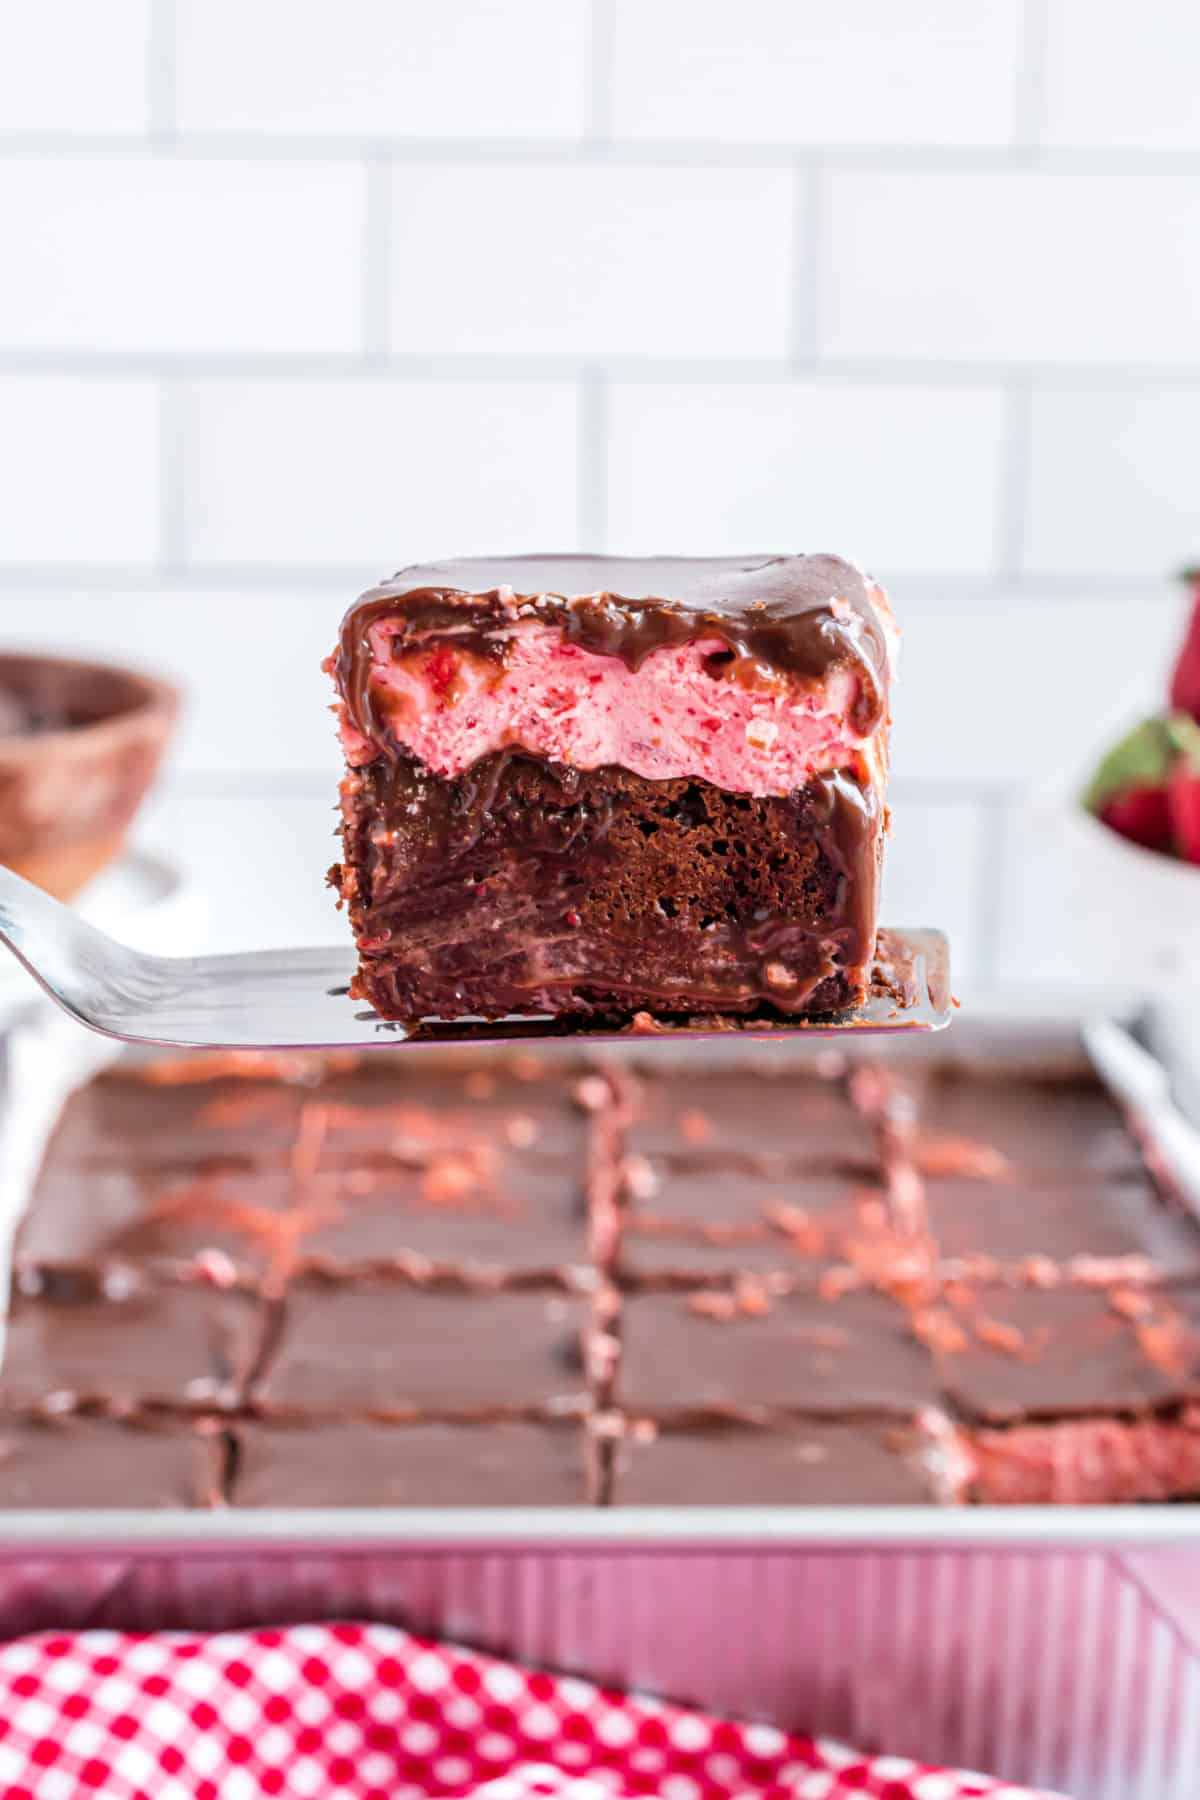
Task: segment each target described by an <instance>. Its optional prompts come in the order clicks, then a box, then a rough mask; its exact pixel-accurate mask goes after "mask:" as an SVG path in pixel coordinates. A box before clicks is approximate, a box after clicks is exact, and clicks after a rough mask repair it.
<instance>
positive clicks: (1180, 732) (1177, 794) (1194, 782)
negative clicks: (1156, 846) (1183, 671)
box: [1167, 714, 1200, 863]
mask: <svg viewBox="0 0 1200 1800" xmlns="http://www.w3.org/2000/svg"><path fill="white" fill-rule="evenodd" d="M1170 732H1171V736H1172V738H1173V739H1174V741H1175V744H1176V747H1177V749H1178V755H1177V757H1176V759H1175V762H1174V765H1173V766H1172V769H1171V777H1170V782H1169V784H1168V790H1167V792H1168V800H1169V803H1170V813H1171V836H1172V838H1173V839H1174V843H1175V853H1176V855H1177V856H1181V857H1182V858H1183V860H1184V861H1185V862H1190V863H1200V725H1197V723H1196V721H1195V720H1194V719H1192V718H1189V717H1187V716H1186V715H1185V714H1179V715H1177V716H1176V717H1175V718H1173V719H1172V720H1171V721H1170Z"/></svg>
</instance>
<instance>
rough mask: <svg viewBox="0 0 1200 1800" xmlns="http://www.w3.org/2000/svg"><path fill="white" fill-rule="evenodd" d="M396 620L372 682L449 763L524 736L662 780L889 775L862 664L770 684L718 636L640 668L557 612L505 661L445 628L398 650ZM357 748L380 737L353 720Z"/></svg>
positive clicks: (438, 759) (537, 751) (400, 722)
mask: <svg viewBox="0 0 1200 1800" xmlns="http://www.w3.org/2000/svg"><path fill="white" fill-rule="evenodd" d="M393 637H394V628H393V626H392V625H391V623H390V622H387V621H382V622H380V623H378V624H376V626H375V627H374V628H373V630H372V634H371V645H372V653H373V665H374V666H373V669H372V674H371V689H372V695H373V699H374V704H375V707H376V709H377V711H378V712H379V713H381V714H382V715H383V716H384V717H386V719H387V721H388V724H389V726H390V728H391V730H392V732H393V734H394V736H395V738H396V740H397V742H398V743H400V744H403V745H404V746H405V748H406V749H408V750H409V751H411V752H412V754H413V755H414V756H416V757H418V758H419V759H420V760H421V761H422V762H423V763H425V764H426V766H427V767H428V768H430V769H432V770H434V772H435V773H436V774H439V775H447V776H454V775H458V774H461V773H462V771H463V770H464V769H467V768H469V767H470V766H471V764H472V763H474V762H477V761H478V760H479V758H480V757H482V756H487V755H489V754H491V753H492V752H494V751H497V750H502V749H506V748H514V747H515V748H521V749H525V750H528V751H529V752H530V753H531V754H533V755H535V756H539V757H544V758H545V759H547V760H549V761H553V762H560V763H565V764H567V765H569V766H571V767H574V768H578V769H595V768H600V767H602V766H603V765H605V764H609V763H615V764H617V765H619V766H620V767H622V768H625V769H629V770H631V771H632V772H633V773H634V774H636V775H642V776H645V777H648V778H650V779H652V780H670V779H676V778H679V777H683V776H694V777H697V778H699V779H701V780H704V781H707V782H711V783H712V784H713V785H714V786H715V787H719V788H724V789H725V790H726V791H729V792H739V793H747V794H755V795H769V794H785V793H790V792H791V791H792V790H793V789H795V788H798V787H802V786H803V784H804V783H805V781H807V780H808V779H809V778H810V777H811V776H812V775H814V774H817V773H819V772H820V771H822V770H827V769H837V768H845V767H847V766H853V765H854V764H856V763H862V762H864V761H865V763H866V765H867V772H868V774H869V775H870V776H871V777H872V778H874V779H878V778H881V777H882V773H883V770H882V758H883V756H884V755H885V750H884V744H885V742H886V734H885V733H883V732H878V733H875V734H873V735H872V736H869V737H863V736H861V735H860V734H858V733H856V732H855V731H854V729H853V728H852V726H851V724H850V715H851V713H852V710H853V706H854V701H855V698H856V694H857V677H856V676H855V675H854V674H853V673H852V672H850V671H847V670H835V671H834V672H833V674H832V675H831V676H830V678H829V680H828V681H827V682H826V684H825V685H824V687H822V688H821V689H819V690H815V691H814V690H811V689H805V688H802V687H801V686H800V684H799V683H797V682H794V681H790V680H788V679H786V678H782V677H781V678H779V679H776V680H772V681H770V682H768V683H765V684H764V685H763V686H762V687H760V688H754V689H751V688H748V687H746V686H743V685H742V684H741V683H740V682H737V681H731V680H728V679H723V678H721V676H720V674H719V673H716V674H713V673H710V672H709V670H708V668H707V667H706V659H707V658H709V657H711V656H713V655H718V656H719V655H720V654H721V653H722V652H723V651H724V650H725V645H724V644H723V643H722V642H721V640H720V639H717V638H708V639H701V640H697V641H696V642H693V643H690V644H684V645H681V646H678V647H667V648H662V649H658V650H655V651H653V652H652V653H651V654H650V655H649V656H647V657H646V658H645V660H644V661H643V663H642V664H641V666H640V668H638V669H637V670H636V671H634V670H632V669H629V668H627V667H626V665H625V663H623V662H622V661H621V660H620V659H619V658H617V657H612V656H598V655H596V654H594V653H593V652H591V651H589V650H583V649H580V648H578V647H577V646H575V645H573V644H569V643H565V642H564V641H563V639H562V635H561V633H560V632H559V631H558V630H557V629H556V628H555V627H554V626H550V625H541V624H523V625H521V626H519V627H518V628H517V629H516V630H515V631H514V632H513V634H512V636H511V638H510V639H509V640H508V648H507V655H506V660H505V662H504V664H503V665H497V664H493V663H491V662H488V661H487V660H485V659H483V658H480V657H477V656H473V655H470V654H464V653H461V652H459V651H457V650H455V649H454V648H453V647H451V646H448V645H446V643H445V641H444V640H443V641H442V642H440V643H439V644H438V645H437V646H436V648H431V649H430V650H429V651H428V652H426V653H421V652H420V651H419V650H418V651H417V653H416V654H409V655H407V656H405V657H402V658H396V657H395V656H394V655H393V651H392V644H393ZM342 738H343V743H344V746H345V749H346V754H347V758H348V760H349V761H350V762H351V763H352V764H356V765H361V764H363V763H365V762H369V761H370V760H371V759H372V758H373V757H374V756H375V755H376V754H377V750H376V747H375V746H374V745H373V744H372V743H371V741H370V740H369V739H368V738H365V737H364V736H363V735H362V734H361V733H360V732H359V731H357V730H356V729H355V728H354V727H353V726H352V725H350V724H349V723H348V722H346V721H344V722H343V726H342Z"/></svg>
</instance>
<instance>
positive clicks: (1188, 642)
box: [1171, 569, 1200, 721]
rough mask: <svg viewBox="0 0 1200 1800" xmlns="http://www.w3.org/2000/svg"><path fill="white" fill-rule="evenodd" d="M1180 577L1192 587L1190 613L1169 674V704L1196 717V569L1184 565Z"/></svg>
mask: <svg viewBox="0 0 1200 1800" xmlns="http://www.w3.org/2000/svg"><path fill="white" fill-rule="evenodd" d="M1183 579H1184V580H1185V581H1186V582H1187V583H1188V585H1189V587H1190V588H1191V591H1192V616H1191V619H1190V621H1189V623H1188V628H1187V636H1186V637H1185V638H1184V640H1183V643H1182V645H1181V646H1180V650H1179V655H1178V657H1177V658H1176V661H1175V668H1174V670H1173V672H1172V675H1171V707H1172V710H1173V711H1175V712H1179V713H1187V714H1188V715H1189V717H1190V718H1193V719H1196V720H1197V721H1200V569H1188V570H1186V571H1185V572H1184V577H1183Z"/></svg>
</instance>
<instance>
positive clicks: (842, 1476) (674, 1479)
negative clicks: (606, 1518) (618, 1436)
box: [612, 1419, 937, 1506]
mask: <svg viewBox="0 0 1200 1800" xmlns="http://www.w3.org/2000/svg"><path fill="white" fill-rule="evenodd" d="M922 1448H923V1440H922V1439H921V1437H920V1435H919V1433H918V1432H917V1431H916V1430H915V1429H914V1428H913V1427H911V1426H909V1425H907V1424H902V1423H900V1422H898V1421H897V1420H895V1419H891V1420H884V1421H876V1422H874V1423H872V1422H871V1421H869V1420H863V1421H862V1422H861V1423H859V1422H856V1423H854V1424H848V1423H841V1422H837V1421H826V1420H809V1421H805V1423H803V1424H797V1425H780V1426H778V1427H770V1428H764V1427H760V1426H755V1425H748V1424H724V1425H723V1424H721V1423H719V1422H714V1423H713V1424H712V1425H711V1426H707V1427H705V1428H704V1429H692V1430H687V1431H678V1430H674V1431H660V1432H657V1433H646V1432H644V1431H638V1430H634V1431H632V1432H630V1433H628V1434H627V1435H626V1436H625V1437H624V1438H623V1439H622V1440H621V1441H620V1442H619V1443H618V1445H617V1448H616V1455H615V1458H614V1471H613V1485H612V1503H613V1505H614V1506H837V1505H841V1504H844V1503H846V1502H848V1501H853V1502H854V1503H855V1504H856V1505H859V1506H864V1505H865V1506H884V1505H891V1506H902V1505H915V1504H920V1503H928V1502H930V1501H932V1500H934V1499H936V1498H937V1495H936V1492H935V1486H934V1481H933V1478H932V1476H931V1475H930V1473H929V1472H928V1470H927V1469H926V1468H925V1467H924V1466H923V1464H922V1461H921V1453H922Z"/></svg>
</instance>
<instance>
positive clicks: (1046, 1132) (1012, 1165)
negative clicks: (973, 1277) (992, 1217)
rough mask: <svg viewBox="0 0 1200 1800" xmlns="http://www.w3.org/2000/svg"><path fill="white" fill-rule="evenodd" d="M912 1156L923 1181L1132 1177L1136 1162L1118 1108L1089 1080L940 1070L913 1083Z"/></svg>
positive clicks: (1135, 1150) (1140, 1167) (1135, 1173)
mask: <svg viewBox="0 0 1200 1800" xmlns="http://www.w3.org/2000/svg"><path fill="white" fill-rule="evenodd" d="M920 1092H921V1101H920V1126H919V1130H918V1132H917V1142H916V1156H917V1161H918V1165H919V1167H920V1169H921V1171H922V1173H923V1174H925V1175H926V1176H928V1177H929V1178H930V1179H934V1180H936V1179H938V1178H939V1177H941V1176H954V1175H963V1174H969V1175H972V1176H974V1177H975V1178H977V1179H984V1180H987V1179H993V1180H1009V1181H1020V1182H1030V1181H1033V1182H1050V1181H1055V1180H1064V1179H1065V1180H1080V1179H1085V1178H1089V1177H1096V1176H1108V1177H1111V1178H1119V1177H1121V1176H1129V1177H1131V1178H1134V1179H1136V1178H1137V1177H1138V1176H1140V1175H1141V1174H1143V1173H1144V1164H1143V1162H1142V1158H1141V1155H1140V1153H1139V1151H1138V1147H1137V1145H1136V1144H1135V1142H1134V1140H1133V1138H1132V1136H1131V1135H1130V1133H1129V1131H1128V1130H1127V1129H1126V1126H1125V1122H1124V1120H1123V1119H1122V1117H1121V1113H1120V1110H1119V1108H1118V1107H1117V1106H1116V1105H1115V1104H1114V1102H1113V1100H1112V1098H1111V1097H1110V1095H1109V1094H1108V1093H1107V1092H1106V1091H1105V1090H1104V1088H1102V1087H1101V1086H1100V1085H1099V1083H1098V1082H1097V1081H1095V1080H1094V1079H1092V1078H1085V1077H1080V1078H1078V1079H1075V1080H1068V1079H1066V1078H1063V1079H1061V1080H1053V1079H1049V1078H1047V1079H1042V1080H1038V1079H1031V1078H1028V1077H1026V1078H1020V1077H1015V1076H1003V1075H1001V1076H995V1075H992V1076H982V1075H973V1074H970V1073H946V1074H943V1075H940V1076H937V1077H935V1078H934V1079H932V1080H930V1081H928V1082H926V1083H923V1084H922V1085H921V1089H920Z"/></svg>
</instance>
